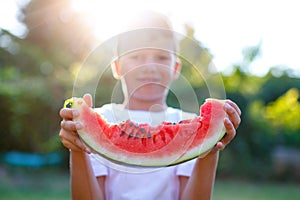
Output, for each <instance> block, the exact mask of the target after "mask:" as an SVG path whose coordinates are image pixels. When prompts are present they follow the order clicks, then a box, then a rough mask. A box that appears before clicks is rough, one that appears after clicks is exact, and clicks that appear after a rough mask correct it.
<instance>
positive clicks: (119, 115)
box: [90, 104, 196, 200]
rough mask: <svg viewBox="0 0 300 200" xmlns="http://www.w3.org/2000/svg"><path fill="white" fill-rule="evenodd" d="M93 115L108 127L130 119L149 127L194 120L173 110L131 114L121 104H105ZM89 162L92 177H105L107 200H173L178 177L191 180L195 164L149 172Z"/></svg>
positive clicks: (97, 159) (96, 159) (94, 158)
mask: <svg viewBox="0 0 300 200" xmlns="http://www.w3.org/2000/svg"><path fill="white" fill-rule="evenodd" d="M95 111H97V112H98V113H100V114H101V115H102V116H103V117H105V118H106V120H107V121H108V122H110V123H116V122H120V121H125V120H126V119H131V120H132V121H135V122H137V123H148V124H151V125H152V126H155V125H157V124H159V123H161V122H162V121H168V122H173V123H175V122H178V121H180V120H183V119H190V118H193V117H195V116H196V115H195V114H193V113H186V112H182V111H181V110H179V109H174V108H168V109H167V110H166V111H163V112H147V111H136V110H133V111H132V110H126V109H124V107H123V106H122V105H120V104H107V105H104V106H103V107H101V108H96V109H95ZM90 160H91V164H92V167H93V170H94V174H95V176H106V182H105V189H106V191H105V192H106V198H107V199H109V200H122V199H130V200H137V199H141V200H148V199H149V200H154V199H155V200H156V199H158V200H160V199H162V200H176V199H178V194H179V179H178V176H190V175H191V173H192V169H193V166H194V163H195V160H191V161H188V162H185V163H182V164H179V165H175V166H170V167H163V168H159V169H151V170H149V169H143V168H141V169H139V168H129V167H126V166H122V165H117V164H113V163H111V162H109V161H108V160H106V159H104V158H102V157H100V156H99V155H95V154H91V155H90ZM104 163H106V164H104ZM108 166H110V167H108Z"/></svg>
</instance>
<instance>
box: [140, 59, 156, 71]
mask: <svg viewBox="0 0 300 200" xmlns="http://www.w3.org/2000/svg"><path fill="white" fill-rule="evenodd" d="M157 66H158V63H157V62H156V61H155V58H154V57H153V56H150V55H149V56H146V57H145V59H144V62H143V66H142V67H143V70H144V71H145V72H148V73H149V72H152V73H153V72H155V71H156V70H157Z"/></svg>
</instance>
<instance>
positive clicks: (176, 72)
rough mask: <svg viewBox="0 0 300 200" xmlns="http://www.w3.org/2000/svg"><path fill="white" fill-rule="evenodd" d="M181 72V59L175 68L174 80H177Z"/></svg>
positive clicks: (177, 61)
mask: <svg viewBox="0 0 300 200" xmlns="http://www.w3.org/2000/svg"><path fill="white" fill-rule="evenodd" d="M180 70H181V61H180V59H179V58H176V62H175V66H174V79H177V78H178V77H179V75H180Z"/></svg>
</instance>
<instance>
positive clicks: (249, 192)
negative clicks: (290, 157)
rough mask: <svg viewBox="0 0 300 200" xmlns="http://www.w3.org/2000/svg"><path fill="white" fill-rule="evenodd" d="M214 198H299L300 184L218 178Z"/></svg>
mask: <svg viewBox="0 0 300 200" xmlns="http://www.w3.org/2000/svg"><path fill="white" fill-rule="evenodd" d="M213 199H214V200H254V199H255V200H299V199H300V184H299V183H298V184H296V183H274V182H268V183H266V182H245V181H233V180H231V181H224V180H222V181H221V180H217V181H216V184H215V190H214V198H213Z"/></svg>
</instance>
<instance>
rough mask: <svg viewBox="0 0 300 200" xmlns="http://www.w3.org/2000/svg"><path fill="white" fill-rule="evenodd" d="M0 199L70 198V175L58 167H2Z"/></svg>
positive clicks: (46, 199) (38, 199)
mask: <svg viewBox="0 0 300 200" xmlns="http://www.w3.org/2000/svg"><path fill="white" fill-rule="evenodd" d="M0 177H1V178H0V199H1V200H2V199H3V200H4V199H9V200H50V199H53V200H54V199H55V200H67V199H68V200H69V199H71V197H70V189H69V176H68V173H67V172H64V171H62V170H59V169H57V168H55V167H54V168H53V167H52V168H47V169H32V168H19V167H16V168H12V167H9V168H1V167H0Z"/></svg>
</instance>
